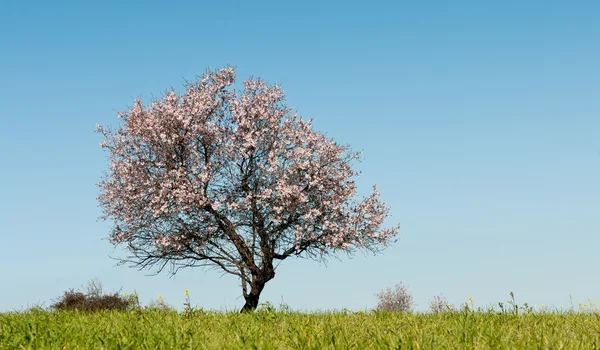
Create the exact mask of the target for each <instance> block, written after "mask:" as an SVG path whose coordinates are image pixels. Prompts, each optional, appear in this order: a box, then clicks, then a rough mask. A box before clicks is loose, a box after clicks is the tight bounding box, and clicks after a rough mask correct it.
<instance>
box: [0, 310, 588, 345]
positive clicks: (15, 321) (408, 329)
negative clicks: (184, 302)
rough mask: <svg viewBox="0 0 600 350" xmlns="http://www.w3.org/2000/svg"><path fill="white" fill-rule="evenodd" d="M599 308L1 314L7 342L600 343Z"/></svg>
mask: <svg viewBox="0 0 600 350" xmlns="http://www.w3.org/2000/svg"><path fill="white" fill-rule="evenodd" d="M599 345H600V314H598V313H597V312H568V313H533V312H532V313H518V314H516V313H512V312H511V313H501V312H500V313H499V312H476V311H461V312H451V313H438V314H431V313H430V314H420V313H412V314H409V313H397V312H382V311H376V312H333V313H314V314H307V313H297V312H289V311H285V312H282V311H279V310H276V309H274V308H273V307H272V306H270V305H266V306H263V307H262V308H260V309H259V311H258V312H255V313H245V314H239V313H237V312H230V313H220V312H211V311H202V312H193V313H192V312H188V313H186V312H181V313H177V312H164V311H161V310H144V311H136V312H116V311H100V312H96V313H82V312H76V311H63V312H47V311H41V310H32V311H27V312H23V313H5V314H0V348H2V349H17V348H34V349H50V348H67V349H75V348H79V349H101V348H105V349H119V348H121V349H123V348H126V349H129V348H131V349H133V348H135V349H158V348H160V349H184V348H185V349H228V348H235V349H240V348H241V349H245V348H259V349H349V348H350V349H367V348H369V349H394V348H402V349H404V348H407V349H409V348H415V349H417V348H420V349H433V348H436V349H466V348H469V349H474V348H475V349H500V348H504V349H515V348H519V349H522V348H528V349H529V348H544V349H556V348H563V349H593V348H598V346H599Z"/></svg>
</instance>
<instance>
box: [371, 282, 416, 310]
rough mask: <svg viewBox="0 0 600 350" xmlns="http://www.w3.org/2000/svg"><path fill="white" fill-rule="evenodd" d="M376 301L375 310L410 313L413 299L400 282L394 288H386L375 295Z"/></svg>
mask: <svg viewBox="0 0 600 350" xmlns="http://www.w3.org/2000/svg"><path fill="white" fill-rule="evenodd" d="M375 296H376V297H377V299H378V302H377V309H378V310H380V311H388V312H411V311H412V308H413V305H414V304H413V297H412V295H410V293H409V292H408V289H407V288H406V286H404V285H403V284H402V282H400V283H399V284H396V285H395V286H394V288H386V289H384V290H382V291H381V292H379V293H377V294H376V295H375Z"/></svg>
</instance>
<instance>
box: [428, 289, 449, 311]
mask: <svg viewBox="0 0 600 350" xmlns="http://www.w3.org/2000/svg"><path fill="white" fill-rule="evenodd" d="M429 311H431V312H432V313H434V314H439V313H442V312H452V311H454V307H453V306H452V305H450V303H448V301H447V300H446V297H445V296H443V295H441V294H440V295H436V296H434V297H433V298H432V299H431V300H430V301H429Z"/></svg>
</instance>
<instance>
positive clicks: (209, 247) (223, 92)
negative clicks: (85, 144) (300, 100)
mask: <svg viewBox="0 0 600 350" xmlns="http://www.w3.org/2000/svg"><path fill="white" fill-rule="evenodd" d="M234 80H235V71H234V69H233V68H226V69H221V70H220V71H215V72H211V71H208V72H207V73H205V74H204V75H203V76H202V78H201V79H200V80H198V81H197V82H194V83H187V84H186V91H185V93H184V94H183V95H178V94H176V93H175V92H174V91H167V92H166V93H165V94H164V96H163V97H162V98H161V99H159V100H155V101H153V102H151V103H150V104H149V105H147V106H144V103H143V101H142V100H141V99H137V100H136V101H135V103H134V104H133V105H132V106H131V107H130V108H129V109H128V110H126V111H124V112H122V113H118V117H119V118H120V119H121V123H120V126H119V127H118V128H116V129H111V128H109V127H103V126H100V125H98V132H99V133H101V134H102V135H103V136H104V138H103V142H102V143H101V146H102V147H103V148H105V149H107V150H108V161H109V164H110V168H109V170H108V171H107V172H106V173H105V175H104V177H103V180H102V181H101V182H100V183H99V187H100V195H99V197H98V200H99V202H100V205H101V207H102V208H103V211H104V215H103V216H102V218H103V219H105V220H107V219H110V220H111V221H113V222H114V226H113V228H112V230H111V232H110V234H109V240H110V242H111V243H113V244H115V245H119V244H123V245H125V246H126V248H127V250H128V251H129V252H130V255H129V256H127V257H126V258H123V259H122V262H123V263H130V264H132V265H133V266H137V267H139V268H150V267H157V268H158V272H160V271H162V270H163V268H164V267H165V266H166V265H167V264H171V267H172V270H171V272H172V273H176V272H177V271H178V270H179V269H180V268H183V267H195V266H202V267H209V268H216V269H220V270H222V271H223V272H225V273H229V274H232V275H235V276H237V277H239V278H240V280H241V287H242V292H243V296H244V298H245V301H246V303H245V305H244V306H243V308H242V311H250V310H254V309H255V308H256V307H257V305H258V302H259V297H260V294H261V292H262V290H263V288H264V287H265V284H266V283H267V282H268V281H270V280H271V279H273V277H275V268H276V266H277V264H278V263H279V262H280V261H282V260H285V259H287V258H288V257H291V256H296V257H305V258H312V259H315V260H322V259H325V258H326V257H328V256H329V255H331V254H335V253H337V252H340V251H345V252H348V253H353V252H355V251H356V250H357V249H365V250H368V251H372V252H378V251H380V249H381V248H383V247H384V246H386V245H387V244H388V243H389V242H390V241H392V240H393V239H394V237H395V236H396V235H397V234H398V230H399V226H396V227H393V228H388V229H382V228H381V225H382V223H383V220H384V218H386V217H387V216H389V207H387V206H386V205H385V203H384V202H382V201H380V200H379V192H377V188H376V186H374V188H373V192H372V194H371V195H370V196H368V197H366V198H362V199H357V198H355V193H356V185H355V182H354V181H353V178H354V177H355V176H357V175H358V173H357V172H356V171H354V170H353V169H352V168H351V163H352V162H353V161H354V160H357V159H359V153H357V152H352V151H351V149H350V148H349V146H347V145H339V144H337V143H336V142H334V141H333V140H332V139H330V138H328V137H326V136H325V135H324V134H322V133H319V132H317V131H314V130H313V129H312V125H311V121H310V120H308V121H306V120H304V119H302V118H300V117H298V116H297V115H296V114H294V113H293V112H292V110H290V109H289V108H287V107H286V106H285V105H284V103H283V100H284V93H283V91H282V90H281V88H280V87H279V86H277V85H275V86H269V85H267V84H265V83H264V82H263V81H262V80H260V79H249V80H247V81H244V88H243V89H241V90H234V89H233V88H232V87H231V85H232V84H233V82H234Z"/></svg>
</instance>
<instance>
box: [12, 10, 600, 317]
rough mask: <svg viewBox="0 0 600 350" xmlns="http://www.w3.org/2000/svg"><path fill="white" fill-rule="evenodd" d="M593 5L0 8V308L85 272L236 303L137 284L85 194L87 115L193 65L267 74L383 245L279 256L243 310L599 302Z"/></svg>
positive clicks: (153, 90) (76, 282)
mask: <svg viewBox="0 0 600 350" xmlns="http://www.w3.org/2000/svg"><path fill="white" fill-rule="evenodd" d="M598 11H600V4H599V3H598V2H594V1H588V2H584V1H581V2H576V3H575V2H564V1H502V2H496V3H494V4H491V3H490V2H479V1H456V2H442V1H439V2H429V3H428V4H425V3H424V2H421V3H416V2H413V3H408V2H400V1H388V2H383V1H369V2H367V1H364V2H352V1H343V2H342V1H340V2H333V1H331V2H320V1H302V2H300V1H298V2H291V1H269V2H265V1H252V2H246V1H241V0H240V1H219V2H216V1H215V2H209V1H206V2H200V1H198V2H196V1H188V2H184V1H179V2H172V3H168V4H167V3H166V2H158V1H144V2H138V3H137V4H134V3H133V2H127V3H126V2H120V1H102V2H100V1H98V2H95V3H94V4H91V3H90V2H79V1H60V2H59V1H57V2H42V1H12V0H8V1H7V0H3V1H0V53H1V54H0V96H2V99H1V100H2V103H0V121H1V124H0V166H1V170H2V171H0V194H1V195H0V198H1V199H0V234H1V238H2V254H0V276H1V277H0V281H1V282H0V284H1V285H2V286H3V287H2V288H0V310H4V311H8V310H14V309H17V310H18V309H22V308H25V307H28V306H32V305H36V304H40V303H41V304H44V305H49V304H50V303H51V302H52V300H53V299H55V298H56V297H58V296H59V295H61V294H62V292H63V291H64V290H66V289H69V288H80V287H81V286H82V285H84V284H86V283H87V281H88V280H90V279H91V278H97V279H100V280H101V281H102V283H103V285H104V288H105V290H106V291H116V290H118V289H119V288H123V291H128V292H132V291H133V290H137V291H138V293H139V294H140V298H141V301H142V303H147V302H149V301H150V300H153V299H156V297H157V296H159V295H162V296H163V297H164V298H165V300H166V301H167V302H168V303H169V304H171V305H173V306H175V307H178V308H180V307H182V305H183V301H184V294H183V291H184V290H185V289H189V290H190V293H191V296H192V304H197V305H198V306H203V307H205V308H209V309H238V308H239V307H241V306H242V305H243V299H242V298H239V296H240V294H241V290H240V288H239V286H238V281H237V280H236V279H235V278H233V277H229V276H223V277H221V274H220V273H217V272H214V271H207V272H205V271H203V270H197V269H196V270H187V271H182V272H180V273H179V274H178V275H177V276H176V277H175V278H170V277H169V276H168V275H166V274H164V275H158V276H147V274H148V273H149V272H148V271H138V270H136V269H132V268H128V267H116V266H115V261H114V260H111V259H110V258H109V255H115V256H120V255H122V253H121V252H120V250H116V251H115V250H114V249H113V247H112V246H111V245H110V244H109V243H108V242H107V241H106V240H105V239H103V238H104V237H105V236H106V234H107V233H108V229H109V224H108V223H105V222H101V221H97V218H98V216H100V214H101V211H100V208H99V207H98V204H97V201H96V196H97V193H98V191H97V188H96V183H98V182H99V181H100V178H101V175H102V171H103V170H105V169H106V168H107V161H106V158H105V156H106V154H105V153H103V152H102V150H101V148H100V147H99V145H98V144H99V142H100V138H99V136H98V135H96V134H95V133H94V132H93V131H94V127H95V124H96V123H100V124H103V125H117V123H118V120H117V118H116V116H115V114H116V111H120V110H123V109H125V108H126V107H127V106H128V105H130V104H131V103H132V101H133V98H135V97H137V96H141V97H143V98H145V99H146V100H147V99H149V98H151V97H152V96H160V94H161V92H162V91H164V90H165V89H167V88H169V87H174V88H175V89H176V90H178V91H181V90H182V85H183V79H188V80H193V79H194V77H196V76H198V75H200V74H202V73H203V72H204V71H205V70H206V68H207V67H210V68H213V69H216V68H221V67H224V66H226V65H233V66H235V67H237V76H238V78H239V79H240V80H242V79H245V78H247V77H249V76H255V77H262V78H264V79H265V80H267V81H268V82H271V83H279V84H281V85H282V87H283V89H284V91H285V92H286V93H287V95H288V98H287V101H288V105H289V106H291V107H293V108H295V109H297V111H298V112H299V113H300V114H301V115H302V116H305V117H310V118H314V125H315V127H316V128H317V129H318V130H320V131H323V132H326V133H327V134H328V135H330V136H332V137H334V138H335V139H336V140H337V141H339V142H341V143H348V144H350V145H351V146H352V147H353V149H355V150H360V149H362V150H364V161H363V162H362V163H359V164H357V168H358V169H359V170H361V171H362V176H361V177H360V178H359V179H358V184H359V189H360V190H361V191H362V192H361V193H362V194H366V193H367V192H368V191H369V190H370V187H371V185H372V184H374V183H377V184H378V185H379V189H380V191H381V192H382V197H383V199H384V200H386V201H387V203H388V204H389V205H390V206H391V207H392V218H391V219H390V220H388V222H387V225H392V224H395V223H397V222H399V223H400V224H401V231H400V235H401V237H402V239H401V240H400V241H398V242H397V243H396V244H394V245H393V246H392V247H390V248H389V249H387V250H386V251H385V252H384V253H383V254H381V255H377V256H364V255H361V254H359V255H357V256H355V257H354V258H353V259H347V258H345V257H343V256H342V259H341V260H340V261H336V260H332V261H330V262H329V263H328V264H327V266H325V265H320V264H319V263H316V262H313V261H308V260H288V261H285V263H284V264H282V265H281V266H280V268H279V269H278V271H277V276H276V278H275V279H274V280H273V281H271V282H269V283H268V284H267V287H266V289H265V291H264V292H263V295H262V300H261V301H267V300H268V301H270V302H272V303H274V304H279V303H280V302H281V301H282V300H283V301H284V302H286V303H287V304H289V305H290V306H291V307H292V308H294V309H302V310H317V309H341V308H344V307H347V308H351V309H359V308H371V307H374V306H375V305H376V298H375V296H374V294H375V293H376V292H378V291H379V290H381V289H383V288H385V287H388V286H393V285H394V284H395V283H398V282H400V281H402V282H404V283H405V284H407V285H408V286H409V289H410V291H411V292H412V294H413V295H414V298H415V301H416V303H417V310H426V309H427V303H428V300H429V299H430V298H431V297H432V296H433V295H436V294H440V293H442V294H444V295H445V296H446V297H447V299H448V300H449V301H450V302H452V303H455V304H459V303H463V302H465V301H466V300H467V299H468V298H473V299H474V301H475V304H476V305H481V306H485V305H489V304H491V303H496V302H498V301H506V300H507V299H508V298H509V295H508V294H509V292H510V291H513V292H514V293H515V295H516V298H517V302H523V301H527V302H529V303H530V304H536V305H541V304H546V305H549V304H551V305H554V306H557V307H560V306H562V307H568V306H569V295H571V296H572V298H573V301H574V302H575V303H577V302H579V301H586V300H587V298H590V299H592V300H595V301H596V302H600V280H598V278H597V276H596V275H597V269H598V267H599V266H600V255H599V254H596V252H597V251H598V248H599V245H600V224H599V222H598V218H600V215H599V210H600V181H599V180H600V176H599V175H600V118H599V115H600V99H599V98H598V96H599V93H600V69H599V62H600V46H599V45H598V38H599V37H600V22H599V21H597V14H598Z"/></svg>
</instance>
